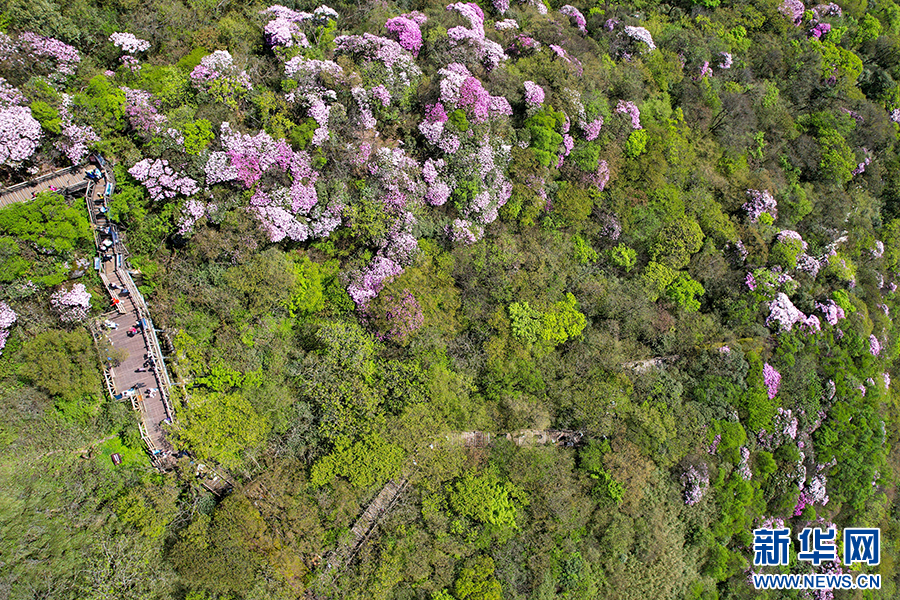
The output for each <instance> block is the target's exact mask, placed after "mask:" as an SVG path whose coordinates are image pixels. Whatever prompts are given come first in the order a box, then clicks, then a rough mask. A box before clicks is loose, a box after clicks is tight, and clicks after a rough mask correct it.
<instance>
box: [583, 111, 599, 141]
mask: <svg viewBox="0 0 900 600" xmlns="http://www.w3.org/2000/svg"><path fill="white" fill-rule="evenodd" d="M602 127H603V117H597V118H596V119H594V120H593V121H591V122H590V123H585V122H582V123H581V129H582V130H584V139H586V140H587V141H589V142H592V141H594V140H596V139H597V137H598V136H599V135H600V129H601V128H602Z"/></svg>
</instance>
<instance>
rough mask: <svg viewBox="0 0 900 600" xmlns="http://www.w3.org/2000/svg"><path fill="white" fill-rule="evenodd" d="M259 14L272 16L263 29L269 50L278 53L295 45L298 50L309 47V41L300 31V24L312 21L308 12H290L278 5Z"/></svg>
mask: <svg viewBox="0 0 900 600" xmlns="http://www.w3.org/2000/svg"><path fill="white" fill-rule="evenodd" d="M260 12H261V14H270V15H273V16H274V18H273V19H271V20H270V21H269V22H268V23H266V26H265V29H264V33H265V34H266V42H267V43H268V45H269V47H270V48H273V49H274V50H276V51H280V50H281V49H283V48H291V47H293V46H295V45H296V46H298V47H300V48H308V47H309V40H308V39H307V38H306V34H305V33H303V32H302V31H301V30H300V24H301V23H303V22H305V21H310V20H312V18H313V15H311V14H310V13H308V12H300V11H296V10H291V9H290V8H287V7H284V6H281V5H280V4H276V5H274V6H270V7H269V8H267V9H265V10H263V11H260Z"/></svg>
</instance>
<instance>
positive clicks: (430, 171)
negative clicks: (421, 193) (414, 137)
mask: <svg viewBox="0 0 900 600" xmlns="http://www.w3.org/2000/svg"><path fill="white" fill-rule="evenodd" d="M446 166H447V163H446V161H444V159H443V158H439V159H437V160H435V159H432V158H427V159H425V164H424V165H423V167H422V179H423V180H425V184H426V185H427V186H428V191H427V192H425V200H426V201H427V202H428V204H431V205H432V206H443V205H444V203H446V202H447V200H448V199H449V198H450V194H451V193H452V191H453V190H451V189H450V186H449V185H447V183H446V182H445V181H442V180H441V179H440V177H441V175H446V173H445V167H446Z"/></svg>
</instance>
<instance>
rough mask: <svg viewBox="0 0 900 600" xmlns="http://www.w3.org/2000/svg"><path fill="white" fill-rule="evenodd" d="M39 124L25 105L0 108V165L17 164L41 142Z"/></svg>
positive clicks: (25, 158)
mask: <svg viewBox="0 0 900 600" xmlns="http://www.w3.org/2000/svg"><path fill="white" fill-rule="evenodd" d="M41 137H42V133H41V124H40V123H38V122H37V120H36V119H35V118H34V117H33V116H32V115H31V109H30V108H28V107H25V106H11V107H9V108H4V109H0V165H8V166H17V165H19V164H21V163H22V162H23V161H25V160H27V159H28V158H30V157H31V155H32V154H34V152H35V150H37V148H38V146H40V144H41Z"/></svg>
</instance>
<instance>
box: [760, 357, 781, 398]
mask: <svg viewBox="0 0 900 600" xmlns="http://www.w3.org/2000/svg"><path fill="white" fill-rule="evenodd" d="M763 384H764V385H765V386H766V390H767V391H768V393H769V400H771V399H772V398H774V397H775V395H776V394H777V393H778V387H779V386H780V385H781V373H779V372H778V371H776V370H775V367H773V366H772V365H770V364H769V363H765V365H764V366H763Z"/></svg>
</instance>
